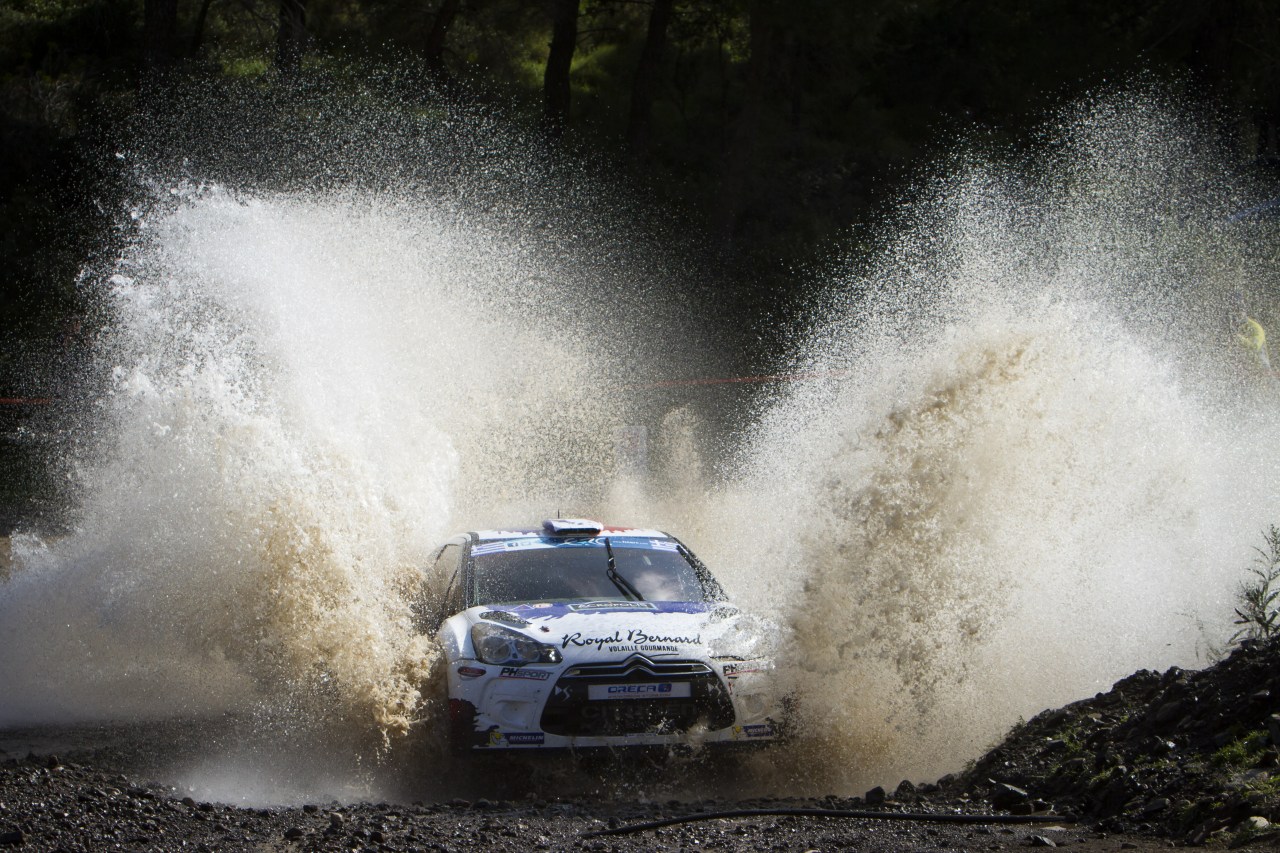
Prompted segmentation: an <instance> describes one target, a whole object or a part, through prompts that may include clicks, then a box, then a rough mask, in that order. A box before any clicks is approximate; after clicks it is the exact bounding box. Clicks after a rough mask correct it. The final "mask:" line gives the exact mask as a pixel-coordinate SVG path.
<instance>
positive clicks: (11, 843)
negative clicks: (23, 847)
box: [0, 829, 27, 847]
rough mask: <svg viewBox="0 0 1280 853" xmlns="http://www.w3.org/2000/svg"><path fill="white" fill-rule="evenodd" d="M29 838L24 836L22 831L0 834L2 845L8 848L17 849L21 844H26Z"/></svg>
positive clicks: (16, 830) (13, 830)
mask: <svg viewBox="0 0 1280 853" xmlns="http://www.w3.org/2000/svg"><path fill="white" fill-rule="evenodd" d="M26 840H27V837H26V836H25V835H23V834H22V830H21V829H12V830H9V831H8V832H0V845H4V846H6V847H17V846H18V845H19V844H23V843H25V842H26Z"/></svg>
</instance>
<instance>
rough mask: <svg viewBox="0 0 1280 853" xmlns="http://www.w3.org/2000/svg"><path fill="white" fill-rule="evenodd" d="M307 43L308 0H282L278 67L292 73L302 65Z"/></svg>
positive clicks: (278, 37)
mask: <svg viewBox="0 0 1280 853" xmlns="http://www.w3.org/2000/svg"><path fill="white" fill-rule="evenodd" d="M306 44H307V2H306V0H280V28H279V29H278V30H277V31H276V68H278V69H280V71H282V72H284V73H286V74H292V73H293V72H295V71H297V70H298V68H299V67H300V66H301V65H302V54H303V53H304V51H305V49H306Z"/></svg>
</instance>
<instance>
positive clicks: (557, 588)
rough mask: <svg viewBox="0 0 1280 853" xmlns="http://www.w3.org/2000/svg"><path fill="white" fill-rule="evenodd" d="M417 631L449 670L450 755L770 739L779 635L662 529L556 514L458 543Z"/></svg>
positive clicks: (438, 572)
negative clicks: (733, 601)
mask: <svg viewBox="0 0 1280 853" xmlns="http://www.w3.org/2000/svg"><path fill="white" fill-rule="evenodd" d="M423 589H424V594H423V596H422V600H421V601H420V602H419V606H418V610H417V618H418V619H419V627H420V628H421V629H422V630H424V631H427V632H431V631H434V633H435V635H436V637H437V638H438V640H439V642H440V645H441V646H442V648H443V650H444V654H445V658H446V660H447V666H448V691H449V712H450V720H451V730H450V734H451V741H452V745H453V747H454V748H455V749H458V750H462V751H469V750H504V749H547V748H557V747H558V748H573V749H588V748H593V747H611V748H616V747H631V746H647V747H653V746H677V745H682V744H721V743H731V742H738V743H764V742H768V741H771V740H773V739H775V738H776V737H778V735H779V734H780V730H779V720H780V717H779V714H778V710H777V709H776V708H775V707H774V702H773V699H772V692H771V691H770V686H771V685H770V678H769V671H770V669H771V667H772V662H771V660H770V655H771V652H772V646H773V643H774V642H775V640H776V636H774V631H773V630H772V629H771V628H770V627H769V626H768V625H767V624H766V623H763V622H761V621H759V620H757V619H754V618H752V617H750V616H748V615H746V614H743V613H742V612H740V611H739V610H738V609H737V608H736V607H733V606H732V605H730V604H728V603H727V602H726V601H725V600H724V593H723V591H722V590H721V588H720V585H719V584H718V583H716V581H715V579H714V578H713V577H712V576H711V574H710V573H709V572H708V571H707V569H706V567H705V566H704V565H703V564H702V563H701V562H700V561H699V560H698V559H697V558H696V557H694V556H693V554H692V553H691V552H690V551H689V550H688V549H687V548H686V547H685V546H684V545H682V544H681V543H680V542H679V541H677V540H676V539H674V538H673V537H671V536H668V535H667V534H665V533H662V532H660V531H657V530H639V529H631V528H619V527H604V526H602V525H601V524H599V523H597V522H593V521H584V520H578V519H555V520H551V521H547V522H545V523H544V525H543V527H542V528H541V529H533V530H485V531H480V532H475V533H467V534H463V535H460V536H457V537H455V538H453V539H451V540H450V541H449V542H448V543H447V544H445V545H444V546H443V547H442V548H441V549H440V551H439V552H438V553H437V555H436V558H435V561H434V564H433V565H432V567H431V568H430V569H428V571H427V575H426V578H425V581H424V586H423Z"/></svg>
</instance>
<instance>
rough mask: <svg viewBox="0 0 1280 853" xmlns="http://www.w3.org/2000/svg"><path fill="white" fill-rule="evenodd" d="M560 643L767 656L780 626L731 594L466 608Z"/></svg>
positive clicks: (594, 656) (600, 653)
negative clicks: (731, 599) (745, 608)
mask: <svg viewBox="0 0 1280 853" xmlns="http://www.w3.org/2000/svg"><path fill="white" fill-rule="evenodd" d="M466 615H467V619H468V621H469V622H471V623H475V622H478V621H481V620H484V621H491V622H496V623H498V624H500V625H505V626H507V627H510V628H515V629H517V630H519V631H521V632H523V633H525V634H528V635H529V636H530V637H533V638H535V639H537V640H538V641H539V642H542V643H547V644H549V645H552V646H554V647H555V648H557V649H559V650H560V653H561V654H563V655H564V657H565V659H566V660H580V661H581V660H610V659H617V657H618V656H619V655H624V656H625V655H628V654H631V653H637V652H638V653H642V654H644V655H646V656H648V657H680V658H684V657H690V656H693V657H705V656H710V657H731V658H742V659H750V658H756V657H761V656H768V655H770V654H771V652H772V648H773V645H774V642H775V640H776V637H777V632H776V628H774V626H771V625H769V624H768V623H766V622H763V621H762V620H759V619H756V618H754V617H752V616H750V615H748V614H745V613H743V612H742V611H740V610H739V609H738V608H736V607H734V606H733V605H731V604H726V603H724V602H684V601H575V602H539V603H534V604H513V605H496V606H495V605H489V606H480V607H473V608H471V609H470V610H468V611H467V614H466Z"/></svg>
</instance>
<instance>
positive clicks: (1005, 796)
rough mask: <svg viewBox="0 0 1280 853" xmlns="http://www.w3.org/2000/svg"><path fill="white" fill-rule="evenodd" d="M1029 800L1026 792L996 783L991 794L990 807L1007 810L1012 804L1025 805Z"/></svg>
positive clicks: (1002, 783)
mask: <svg viewBox="0 0 1280 853" xmlns="http://www.w3.org/2000/svg"><path fill="white" fill-rule="evenodd" d="M993 781H994V780H993ZM1029 799H1031V795H1030V794H1028V793H1027V792H1026V791H1024V790H1022V789H1021V788H1016V787H1014V786H1013V785H1006V784H1005V783H1004V782H996V783H995V790H994V791H992V793H991V805H993V806H995V807H996V808H998V809H1007V808H1009V806H1011V805H1013V804H1014V803H1025V802H1026V801H1027V800H1029Z"/></svg>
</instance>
